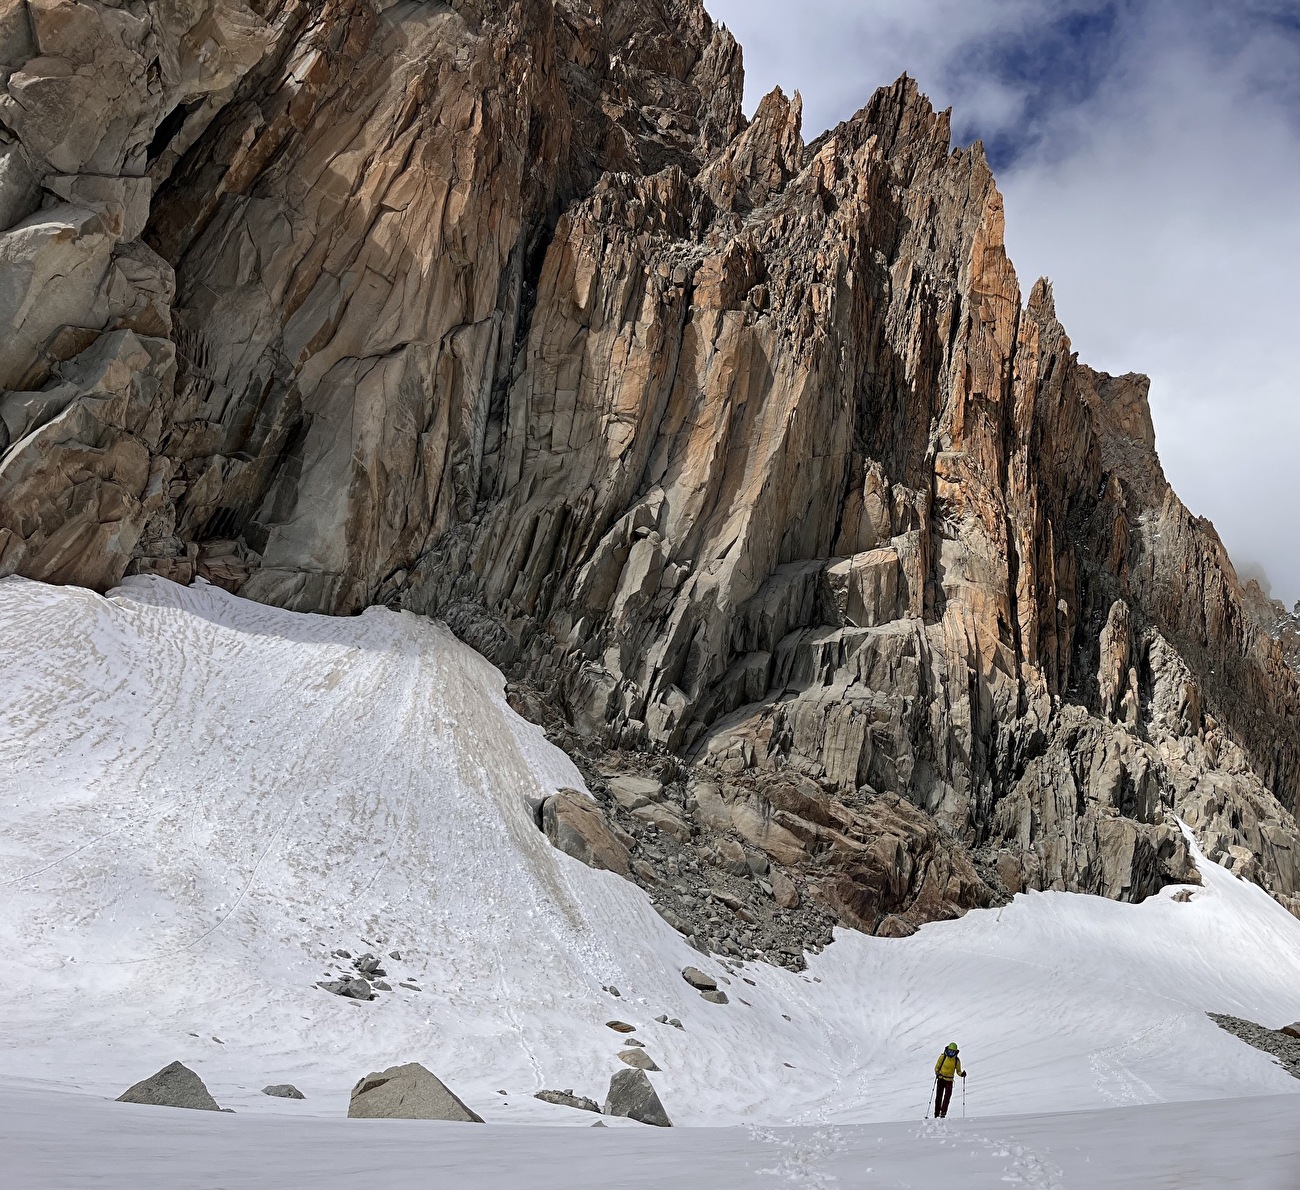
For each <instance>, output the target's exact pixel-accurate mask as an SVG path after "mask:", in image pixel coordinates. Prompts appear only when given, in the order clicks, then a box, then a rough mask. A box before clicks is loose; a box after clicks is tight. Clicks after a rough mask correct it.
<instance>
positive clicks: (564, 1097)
mask: <svg viewBox="0 0 1300 1190" xmlns="http://www.w3.org/2000/svg"><path fill="white" fill-rule="evenodd" d="M533 1098H534V1099H540V1100H541V1101H542V1102H543V1103H554V1104H556V1105H557V1106H559V1107H576V1108H577V1109H578V1110H579V1111H594V1112H599V1111H600V1104H599V1103H597V1102H596V1101H595V1100H594V1099H588V1098H587V1097H586V1096H585V1095H575V1094H574V1093H573V1089H572V1088H569V1089H568V1090H567V1091H538V1092H536V1093H535V1094H534V1095H533Z"/></svg>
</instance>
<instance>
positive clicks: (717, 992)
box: [700, 988, 727, 1004]
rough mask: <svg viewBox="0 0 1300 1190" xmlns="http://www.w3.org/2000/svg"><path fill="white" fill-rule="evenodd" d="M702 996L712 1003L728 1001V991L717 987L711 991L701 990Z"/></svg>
mask: <svg viewBox="0 0 1300 1190" xmlns="http://www.w3.org/2000/svg"><path fill="white" fill-rule="evenodd" d="M700 997H701V999H704V1000H707V1001H708V1002H709V1003H710V1004H726V1003H727V993H726V992H724V991H722V989H721V988H715V989H714V990H713V991H711V992H701V993H700Z"/></svg>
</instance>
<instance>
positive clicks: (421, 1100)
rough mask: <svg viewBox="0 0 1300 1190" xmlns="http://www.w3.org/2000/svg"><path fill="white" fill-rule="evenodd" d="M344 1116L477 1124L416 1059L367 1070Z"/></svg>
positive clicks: (479, 1118)
mask: <svg viewBox="0 0 1300 1190" xmlns="http://www.w3.org/2000/svg"><path fill="white" fill-rule="evenodd" d="M348 1116H349V1117H350V1118H351V1119H354V1120H457V1121H461V1122H465V1123H474V1124H481V1123H483V1117H482V1116H480V1115H479V1114H478V1113H477V1112H475V1111H474V1110H473V1109H472V1108H470V1107H467V1106H466V1105H465V1104H464V1103H463V1102H461V1100H460V1099H459V1098H457V1096H456V1095H455V1093H454V1092H453V1091H451V1089H450V1088H448V1087H447V1085H446V1084H445V1083H444V1082H443V1081H442V1080H441V1079H439V1078H438V1077H437V1075H435V1074H434V1073H433V1072H432V1071H431V1070H427V1069H426V1068H425V1067H423V1066H421V1065H420V1063H419V1062H408V1063H406V1065H404V1066H390V1067H389V1068H388V1069H387V1070H381V1071H378V1072H377V1073H371V1074H367V1075H366V1077H365V1078H363V1079H361V1081H360V1082H358V1083H357V1085H356V1086H355V1087H353V1088H352V1100H351V1102H350V1103H349V1104H348Z"/></svg>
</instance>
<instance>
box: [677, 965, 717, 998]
mask: <svg viewBox="0 0 1300 1190" xmlns="http://www.w3.org/2000/svg"><path fill="white" fill-rule="evenodd" d="M682 978H683V979H684V980H686V982H687V983H689V984H690V985H691V987H693V988H696V989H697V990H699V991H701V992H711V991H713V990H714V989H715V988H717V986H718V981H717V980H716V979H714V978H713V976H712V975H705V974H704V972H703V971H701V970H700V969H699V968H698V967H686V968H685V969H684V970H683V971H682Z"/></svg>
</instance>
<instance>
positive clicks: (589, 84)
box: [0, 0, 1300, 962]
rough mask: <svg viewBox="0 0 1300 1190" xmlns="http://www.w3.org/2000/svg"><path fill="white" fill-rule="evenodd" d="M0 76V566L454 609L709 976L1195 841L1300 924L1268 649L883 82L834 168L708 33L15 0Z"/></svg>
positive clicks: (572, 817)
mask: <svg viewBox="0 0 1300 1190" xmlns="http://www.w3.org/2000/svg"><path fill="white" fill-rule="evenodd" d="M0 83H2V85H3V86H2V89H0V317H3V319H4V321H5V324H6V326H7V328H8V329H9V332H10V333H9V334H8V335H7V337H6V338H5V339H4V341H3V343H0V386H3V391H2V392H0V449H2V450H3V455H2V456H0V573H4V574H8V573H21V574H25V575H29V576H31V577H36V578H40V579H45V580H48V581H54V582H72V583H81V584H85V585H87V586H91V587H94V588H97V589H101V590H102V589H105V588H107V587H109V586H111V585H112V584H113V583H115V582H117V581H118V580H119V579H120V578H121V576H122V575H123V574H124V573H127V572H148V573H157V574H161V575H165V576H168V577H171V578H174V579H176V580H178V581H182V582H188V581H190V580H191V579H193V578H194V577H196V576H198V577H202V578H204V579H206V580H208V581H211V582H215V583H219V584H221V585H222V586H224V587H226V588H228V589H230V590H233V591H238V592H239V593H241V594H243V595H245V596H248V597H250V598H254V599H260V600H265V601H269V602H273V603H277V604H280V605H283V606H286V607H291V608H296V609H300V610H312V611H322V612H329V613H336V614H348V613H351V612H355V611H357V610H359V609H360V608H362V607H364V606H366V605H369V604H375V603H383V604H388V605H391V606H400V607H404V608H408V609H410V610H414V611H417V612H423V613H427V614H431V615H438V616H442V617H444V618H445V619H446V620H447V621H448V623H449V624H451V625H452V627H453V628H454V629H455V630H456V631H457V632H458V633H459V634H460V635H461V636H462V637H463V638H464V639H466V640H467V641H468V642H469V643H471V644H472V645H474V646H475V647H477V648H479V649H480V650H481V651H482V652H484V653H485V654H486V655H487V656H489V657H490V658H491V659H492V660H494V661H495V662H497V663H498V664H499V665H501V666H502V668H503V669H504V670H505V671H506V672H507V674H508V676H509V678H510V681H511V688H510V690H511V698H512V702H513V703H514V704H515V705H516V707H517V708H518V709H520V710H521V711H523V712H524V713H525V714H528V715H529V716H530V717H531V718H533V719H535V720H536V721H538V722H541V723H543V724H544V725H545V726H546V727H547V729H548V731H549V732H550V734H551V736H552V738H553V739H555V740H556V741H557V742H559V743H561V744H562V745H563V746H565V747H566V748H567V749H568V750H569V751H570V753H571V754H572V755H574V756H575V758H576V759H578V761H579V763H580V765H581V767H583V769H584V773H585V774H586V775H587V776H588V778H589V784H590V785H591V786H592V788H593V792H595V793H596V795H597V800H596V802H594V803H588V802H587V801H586V800H585V799H580V800H574V797H573V795H569V794H558V795H557V796H556V798H555V799H552V801H551V802H549V803H547V805H546V806H544V807H543V808H542V815H541V818H542V825H543V826H544V827H545V829H547V831H548V834H550V835H551V837H552V838H553V840H555V841H556V842H557V843H558V844H559V845H560V846H563V847H564V848H565V849H566V850H569V851H571V853H572V854H575V855H578V856H579V858H582V859H584V861H586V862H593V863H595V864H596V865H597V866H602V867H607V868H610V869H611V870H614V871H616V872H619V873H620V874H622V875H626V876H628V877H629V878H631V879H633V880H636V881H638V882H639V883H642V884H643V885H645V887H646V888H647V889H649V890H650V891H651V892H652V895H654V896H655V897H656V901H657V904H658V905H659V907H660V911H661V912H662V913H663V914H664V916H665V918H666V919H668V920H669V921H671V922H673V924H674V925H676V926H677V927H678V928H681V929H682V930H683V932H685V933H687V934H689V935H690V936H692V937H694V938H695V939H696V942H697V944H698V945H700V946H701V947H703V948H706V949H714V950H722V951H726V952H730V953H733V954H736V955H745V954H746V953H748V954H751V955H753V954H759V953H762V954H767V955H776V956H782V955H784V956H785V960H786V961H791V962H797V955H798V954H800V953H801V952H802V949H803V948H804V946H805V945H810V944H811V945H814V946H815V945H820V944H821V943H822V942H824V941H825V940H826V939H827V938H828V937H829V929H830V926H831V924H832V923H836V922H838V923H840V924H843V925H848V926H852V927H854V928H858V929H863V930H869V931H874V932H877V933H881V934H886V935H898V934H904V933H908V932H910V931H911V930H912V929H914V928H915V927H916V926H917V925H918V924H920V923H921V922H924V921H927V920H932V919H934V918H939V917H948V916H952V915H955V914H959V913H961V912H963V911H965V910H966V909H968V908H971V907H973V906H979V905H988V904H992V903H996V902H998V901H1000V900H1001V899H1003V898H1005V897H1006V896H1008V895H1010V894H1012V893H1015V892H1017V891H1019V890H1021V889H1031V888H1060V889H1068V890H1074V891H1080V892H1092V893H1097V894H1100V895H1105V896H1109V897H1117V898H1121V899H1126V900H1139V899H1141V898H1142V897H1144V896H1146V895H1148V894H1149V893H1151V892H1152V891H1154V890H1155V889H1157V888H1159V887H1160V886H1161V885H1162V884H1164V883H1168V882H1170V881H1187V880H1194V879H1195V872H1194V866H1193V865H1192V863H1191V858H1190V852H1189V849H1188V846H1187V844H1186V842H1185V840H1184V837H1183V835H1182V833H1181V831H1180V830H1179V828H1178V826H1177V821H1176V819H1177V817H1181V818H1183V820H1185V821H1186V822H1187V823H1188V825H1189V826H1190V828H1191V829H1192V831H1193V832H1194V833H1195V835H1196V837H1197V838H1198V840H1199V842H1200V844H1201V846H1202V847H1203V848H1204V849H1205V851H1206V853H1207V854H1208V855H1209V857H1210V858H1211V859H1213V860H1216V861H1217V862H1222V863H1225V864H1227V865H1228V866H1230V867H1232V868H1233V870H1235V871H1238V872H1240V873H1241V874H1242V875H1244V876H1246V877H1247V878H1249V879H1252V880H1255V881H1257V882H1258V883H1260V884H1261V885H1262V886H1263V887H1265V888H1267V889H1269V890H1270V891H1271V892H1272V893H1273V894H1274V895H1275V896H1276V897H1277V898H1278V899H1279V900H1280V901H1282V902H1283V903H1284V904H1287V905H1288V906H1289V907H1291V908H1292V909H1293V910H1296V909H1300V899H1298V898H1300V868H1298V863H1300V856H1298V855H1297V847H1298V846H1300V836H1298V834H1297V828H1296V822H1295V819H1294V817H1293V815H1294V813H1295V811H1296V809H1297V797H1298V796H1300V677H1298V676H1297V671H1296V669H1295V665H1296V648H1295V647H1294V646H1295V633H1294V632H1293V631H1292V628H1293V625H1292V626H1288V623H1289V622H1288V620H1287V617H1286V615H1285V614H1283V613H1284V610H1285V609H1282V613H1277V612H1276V609H1275V608H1273V606H1272V605H1270V604H1268V601H1267V600H1266V599H1264V598H1263V596H1262V595H1258V596H1257V593H1256V592H1252V591H1251V590H1249V589H1248V588H1243V586H1242V585H1241V583H1240V582H1239V581H1238V578H1237V575H1236V573H1235V572H1234V570H1233V567H1232V564H1231V562H1230V560H1229V559H1228V557H1227V554H1226V552H1225V551H1224V549H1223V547H1222V545H1221V543H1220V542H1219V540H1218V537H1217V535H1216V534H1215V532H1214V529H1213V527H1212V526H1211V525H1210V524H1209V523H1208V522H1205V521H1203V520H1200V519H1198V518H1196V517H1194V516H1192V514H1191V513H1190V512H1189V511H1188V510H1187V509H1186V508H1185V507H1184V506H1183V505H1182V503H1181V502H1180V501H1179V500H1178V498H1177V497H1176V495H1175V494H1174V493H1173V491H1172V490H1171V489H1170V487H1169V485H1168V483H1167V482H1166V480H1165V477H1164V474H1163V471H1162V470H1161V467H1160V463H1159V460H1158V458H1157V456H1156V453H1155V433H1154V428H1153V425H1152V421H1151V416H1150V411H1149V408H1148V405H1147V400H1146V390H1147V383H1146V380H1145V379H1144V378H1143V377H1140V376H1134V375H1129V376H1107V375H1105V374H1102V373H1099V372H1095V371H1093V370H1092V369H1090V368H1087V367H1086V366H1084V365H1082V364H1080V363H1079V362H1078V361H1077V359H1076V357H1075V355H1074V353H1073V351H1072V349H1071V346H1070V342H1069V339H1068V337H1067V336H1066V333H1065V331H1064V329H1063V328H1062V327H1061V325H1060V323H1059V322H1058V321H1057V318H1056V314H1055V309H1054V306H1053V300H1052V292H1051V288H1050V286H1049V285H1048V284H1047V283H1046V282H1039V283H1038V284H1036V285H1034V286H1033V287H1032V289H1031V291H1030V293H1029V294H1028V296H1027V297H1025V295H1024V294H1022V292H1021V289H1020V284H1019V281H1018V279H1017V277H1016V275H1015V272H1014V270H1013V268H1012V265H1011V262H1010V261H1009V260H1008V258H1007V256H1006V253H1005V251H1004V247H1003V211H1002V200H1001V196H1000V195H999V193H998V190H997V187H996V185H995V183H994V180H993V177H992V174H991V172H990V170H989V168H988V165H987V163H986V161H985V159H984V155H983V152H982V150H981V148H980V146H978V145H975V146H972V147H971V148H969V149H960V150H956V151H954V150H953V149H952V147H951V143H950V130H949V124H948V117H947V116H946V114H943V113H936V112H935V111H934V110H933V108H932V107H931V105H930V104H929V102H928V101H927V100H926V99H925V98H924V97H923V96H922V95H920V94H919V92H918V90H917V88H916V86H915V84H914V83H913V82H912V81H911V80H910V79H907V78H906V77H905V78H903V79H900V80H899V81H898V82H897V83H895V84H894V85H892V86H890V87H887V88H884V89H882V90H880V91H879V92H877V93H876V95H875V96H874V97H873V98H872V100H871V101H870V102H869V103H868V104H867V106H866V107H865V108H863V110H862V111H861V112H859V113H858V114H857V115H855V116H854V117H853V118H852V119H850V120H848V121H846V122H845V123H843V124H841V125H839V126H838V127H836V128H834V129H831V130H829V131H828V132H826V133H823V134H822V135H821V136H819V137H817V138H816V139H815V140H813V141H811V142H806V141H805V140H804V138H803V133H802V127H801V105H800V102H799V98H798V96H797V95H796V96H794V97H793V98H792V99H791V98H787V97H786V96H785V95H784V94H783V93H782V92H780V91H775V92H773V93H772V94H771V95H769V96H767V97H766V98H765V99H764V100H763V101H762V103H761V104H760V105H759V108H758V110H757V111H756V113H755V115H754V118H753V119H752V120H750V121H748V122H747V121H746V120H745V119H744V117H743V116H742V114H741V109H740V96H741V92H742V70H741V59H740V52H739V49H738V47H737V46H736V44H735V42H734V40H733V39H732V38H731V37H730V35H729V34H728V33H727V32H726V31H725V29H723V28H721V27H720V26H718V25H716V24H714V23H713V22H712V21H711V20H710V19H709V17H708V16H707V14H706V13H705V11H704V8H703V6H702V4H701V3H700V0H665V2H664V3H661V4H656V5H647V4H644V3H639V2H637V0H608V2H606V3H603V4H600V5H596V4H594V3H591V2H590V0H554V2H552V0H519V2H518V3H514V4H511V5H508V6H503V5H498V4H495V3H490V2H488V0H456V2H455V3H452V4H445V5H444V4H409V3H399V4H378V3H374V2H373V0H310V2H308V3H294V4H289V3H286V2H284V0H254V2H253V3H251V4H247V5H246V4H244V3H241V2H240V0H195V3H193V4H191V5H189V6H181V7H175V6H171V7H169V6H167V5H164V4H161V3H160V2H157V0H139V2H137V3H133V4H131V5H128V6H126V7H121V6H115V5H110V4H107V3H99V2H98V0H41V2H40V3H35V2H34V0H16V2H14V3H11V4H9V5H8V6H7V7H6V8H4V10H3V17H2V18H0ZM1261 601H1262V602H1261ZM611 757H612V758H611ZM564 799H567V800H564Z"/></svg>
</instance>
